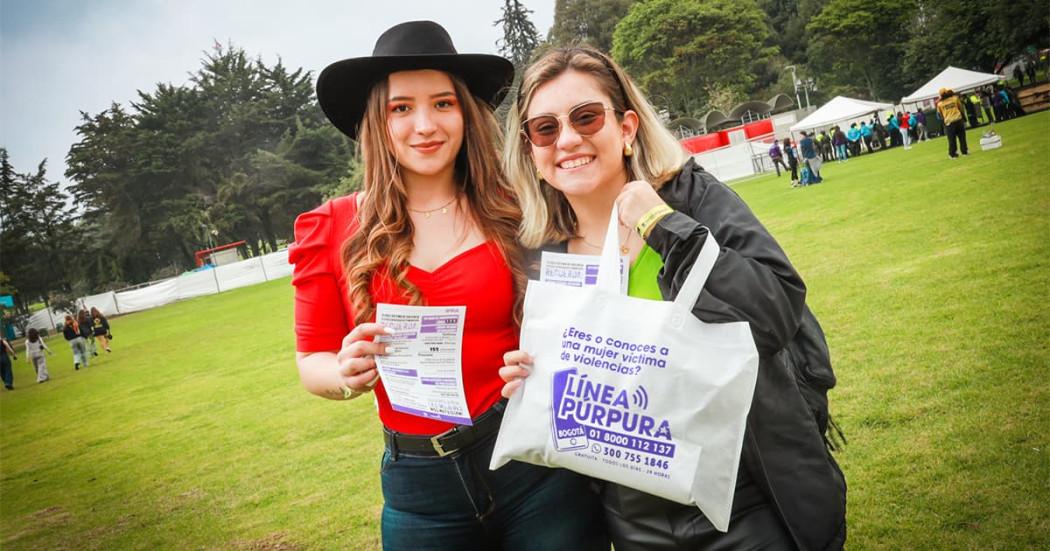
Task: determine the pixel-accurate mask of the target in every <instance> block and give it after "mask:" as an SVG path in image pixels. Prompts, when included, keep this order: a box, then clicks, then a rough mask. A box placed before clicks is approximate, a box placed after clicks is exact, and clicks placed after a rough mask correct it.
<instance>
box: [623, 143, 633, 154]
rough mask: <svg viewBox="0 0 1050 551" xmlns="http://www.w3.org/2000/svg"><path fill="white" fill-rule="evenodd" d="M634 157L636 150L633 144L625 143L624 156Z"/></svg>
mask: <svg viewBox="0 0 1050 551" xmlns="http://www.w3.org/2000/svg"><path fill="white" fill-rule="evenodd" d="M631 155H634V148H633V147H631V142H624V144H623V156H624V157H630V156H631Z"/></svg>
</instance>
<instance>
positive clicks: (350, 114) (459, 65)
mask: <svg viewBox="0 0 1050 551" xmlns="http://www.w3.org/2000/svg"><path fill="white" fill-rule="evenodd" d="M417 69H436V70H439V71H445V72H448V73H451V74H454V75H456V76H458V77H459V78H461V79H463V82H464V83H466V85H467V88H469V89H470V91H471V93H472V94H474V95H475V96H477V97H478V98H480V99H481V100H482V101H484V102H486V103H488V104H489V105H491V106H493V107H495V106H496V105H498V104H499V102H500V100H502V99H503V96H504V95H506V93H507V89H508V87H509V86H510V83H511V80H512V79H513V78H514V65H513V64H511V62H510V61H507V60H506V59H504V58H502V57H499V56H496V55H489V54H460V53H457V52H456V47H455V46H453V45H452V38H451V37H449V35H448V32H446V31H445V29H444V28H443V27H442V26H441V25H438V24H437V23H434V22H433V21H409V22H407V23H401V24H399V25H395V26H393V27H391V28H390V29H388V30H387V31H386V32H384V33H383V34H382V35H380V37H379V39H378V40H376V45H375V48H374V49H373V50H372V55H371V56H369V57H355V58H351V59H344V60H342V61H337V62H335V63H333V64H331V65H329V66H328V67H325V69H324V70H323V71H321V75H320V76H319V77H317V101H318V103H320V104H321V110H322V111H324V114H325V115H327V116H328V120H330V121H332V124H334V125H335V126H336V128H338V129H339V130H341V131H342V132H343V133H344V134H346V135H347V136H350V137H351V138H353V139H355V140H356V139H357V131H358V127H359V126H360V124H361V119H362V118H363V117H364V113H365V105H366V103H367V102H368V95H369V93H370V92H371V91H372V87H373V86H375V84H376V83H377V82H379V81H380V80H382V79H383V78H386V76H387V75H389V74H390V73H394V72H397V71H411V70H417Z"/></svg>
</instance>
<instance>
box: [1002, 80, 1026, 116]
mask: <svg viewBox="0 0 1050 551" xmlns="http://www.w3.org/2000/svg"><path fill="white" fill-rule="evenodd" d="M1003 91H1004V92H1006V97H1007V100H1008V102H1009V103H1008V104H1009V109H1010V112H1011V113H1012V114H1013V115H1012V116H1013V117H1015V118H1016V117H1023V116H1024V109H1023V108H1022V107H1021V98H1019V97H1017V91H1016V90H1014V89H1013V88H1011V87H1009V86H1004V87H1003Z"/></svg>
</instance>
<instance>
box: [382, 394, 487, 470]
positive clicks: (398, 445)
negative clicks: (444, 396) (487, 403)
mask: <svg viewBox="0 0 1050 551" xmlns="http://www.w3.org/2000/svg"><path fill="white" fill-rule="evenodd" d="M506 407H507V401H506V400H500V401H498V402H496V403H495V404H493V405H492V407H491V408H489V409H488V411H486V412H485V413H482V414H481V415H479V416H478V418H477V419H475V420H474V424H473V425H456V426H454V427H452V428H451V429H448V430H447V431H445V432H443V433H441V434H436V435H434V436H419V435H415V434H402V433H400V432H394V431H392V430H390V429H388V428H386V427H383V441H384V442H385V443H386V447H387V449H388V450H390V453H391V455H393V457H394V460H397V456H398V454H400V453H408V454H412V455H423V456H427V457H445V456H446V455H449V454H452V453H455V452H457V451H460V450H463V449H466V448H469V447H470V446H472V445H474V444H476V443H477V442H480V441H481V440H484V439H485V438H486V437H488V436H489V435H491V434H492V433H494V432H496V431H497V430H499V425H500V421H501V420H502V419H503V410H504V409H505V408H506Z"/></svg>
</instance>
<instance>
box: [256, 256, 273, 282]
mask: <svg viewBox="0 0 1050 551" xmlns="http://www.w3.org/2000/svg"><path fill="white" fill-rule="evenodd" d="M264 256H266V255H264V254H261V255H259V267H260V268H262V271H263V281H270V278H269V276H267V275H266V263H265V262H263V257H264Z"/></svg>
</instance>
